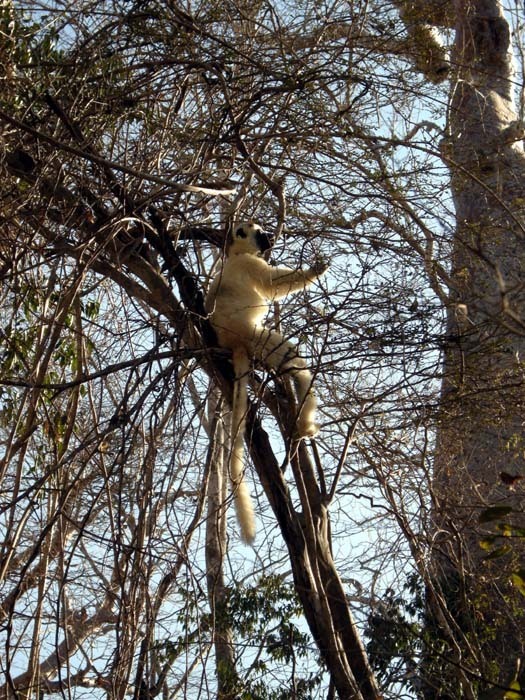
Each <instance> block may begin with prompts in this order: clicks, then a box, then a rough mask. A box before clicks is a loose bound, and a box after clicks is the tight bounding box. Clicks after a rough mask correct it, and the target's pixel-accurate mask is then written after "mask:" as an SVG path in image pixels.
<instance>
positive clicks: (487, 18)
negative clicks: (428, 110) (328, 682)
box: [428, 0, 525, 699]
mask: <svg viewBox="0 0 525 700" xmlns="http://www.w3.org/2000/svg"><path fill="white" fill-rule="evenodd" d="M455 9H456V17H457V25H456V44H455V54H454V56H453V63H454V64H455V65H456V67H457V68H456V70H457V74H456V79H455V81H453V83H452V84H451V91H452V94H451V104H450V125H449V126H450V137H449V138H448V139H447V140H446V141H445V142H444V143H443V157H444V159H445V161H446V162H447V164H448V165H449V167H450V171H451V186H452V193H453V197H454V203H455V209H456V236H455V240H454V245H453V257H452V277H453V280H454V284H455V289H454V290H453V298H454V299H455V302H456V303H455V304H452V305H451V307H450V309H449V318H448V339H449V349H448V352H447V355H446V360H445V377H444V384H443V399H442V412H441V424H440V430H439V434H438V446H437V459H436V465H435V494H436V502H435V514H436V520H437V532H438V533H441V534H440V537H438V540H437V541H438V543H439V544H440V551H439V554H438V555H436V556H435V558H434V563H435V564H436V566H437V567H438V573H437V577H436V580H437V581H440V584H441V590H440V591H439V595H438V596H437V597H436V596H435V595H432V596H431V597H432V598H433V600H434V619H435V620H437V617H438V615H437V614H436V605H437V603H436V602H435V601H436V600H437V598H439V599H440V600H441V601H442V602H441V605H444V603H445V602H447V603H448V613H452V615H451V617H452V619H453V620H454V621H455V623H456V624H457V627H456V628H455V632H453V633H452V634H449V637H448V642H449V644H450V649H455V651H454V663H455V665H456V669H459V670H461V673H456V678H458V679H459V678H460V677H461V676H462V677H463V679H465V678H470V679H472V678H477V677H478V674H479V675H480V676H481V677H482V679H483V680H482V682H481V685H475V684H474V685H472V684H470V690H469V691H468V692H467V691H466V690H465V683H464V682H462V681H461V680H459V681H458V684H459V687H456V690H455V691H454V690H452V691H451V690H450V689H449V691H445V690H443V687H440V679H439V678H438V679H436V676H434V678H433V685H434V686H436V687H435V688H434V689H432V690H429V691H428V697H429V698H430V697H432V698H437V697H439V698H446V697H450V698H454V699H455V698H457V697H468V696H472V695H471V694H472V692H473V691H472V688H474V687H476V688H483V687H484V684H485V685H486V688H487V689H489V688H491V682H494V683H496V684H498V683H499V684H501V685H503V686H505V685H507V686H508V684H509V683H510V682H511V680H512V678H513V677H514V675H515V672H516V666H517V663H518V661H519V660H520V659H522V658H523V657H524V651H525V620H524V619H523V613H522V607H523V606H522V605H519V604H518V605H516V602H518V603H520V602H522V601H516V593H515V592H513V591H512V590H511V588H510V586H509V585H508V579H509V574H510V572H511V571H512V566H513V563H512V561H511V559H510V555H509V557H508V558H507V559H501V560H500V559H497V560H495V564H494V565H493V566H491V565H490V564H489V563H487V562H484V561H482V557H483V554H484V553H483V550H482V549H481V547H480V541H481V538H482V537H483V533H482V530H481V526H480V524H479V516H480V513H482V512H483V511H486V509H487V508H488V507H491V506H509V507H512V508H514V509H515V510H518V511H521V515H522V516H523V494H524V491H523V488H522V487H521V484H522V483H523V482H521V481H520V482H516V483H517V487H516V488H515V490H511V489H510V488H509V485H508V483H506V482H508V481H509V479H508V478H506V477H505V475H511V476H512V475H525V460H524V453H525V449H524V448H525V445H524V441H523V440H524V439H523V411H524V406H525V401H524V399H525V390H524V381H523V358H524V357H525V303H524V302H525V225H524V224H525V209H524V204H525V200H524V189H525V157H524V154H523V145H522V141H521V139H522V138H523V130H522V128H521V125H520V124H519V123H518V121H517V116H516V112H515V108H514V102H513V85H512V75H513V70H512V47H511V44H510V31H509V26H508V23H507V21H506V20H505V18H504V16H503V13H502V10H501V7H500V5H499V3H498V2H497V1H496V0H457V2H456V3H455ZM502 473H503V478H502V476H501V475H502ZM514 517H517V519H518V520H519V514H517V516H516V514H514ZM512 552H514V554H517V546H516V547H513V548H512V551H511V554H512ZM517 595H519V594H517ZM430 607H431V608H432V605H431V606H430ZM474 610H475V611H476V615H474V614H473V611H474ZM436 624H439V623H436ZM453 627H454V626H452V628H449V633H450V630H451V629H453ZM451 637H453V639H452V638H451ZM485 682H486V683H485ZM493 690H494V689H491V690H490V692H493ZM474 692H475V693H477V692H478V691H477V690H476V691H474ZM479 697H482V695H480V696H479Z"/></svg>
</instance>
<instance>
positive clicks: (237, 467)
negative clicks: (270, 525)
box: [230, 349, 255, 544]
mask: <svg viewBox="0 0 525 700" xmlns="http://www.w3.org/2000/svg"><path fill="white" fill-rule="evenodd" d="M233 369H234V371H235V384H234V388H233V406H232V448H231V460H230V479H231V483H232V490H233V495H234V498H235V511H236V513H237V520H238V522H239V526H240V529H241V537H242V539H243V541H244V542H246V544H251V543H252V542H253V540H254V539H255V515H254V512H253V505H252V499H251V496H250V492H249V491H248V487H247V485H246V481H245V480H244V433H245V430H246V412H247V410H248V391H247V386H248V373H249V371H250V360H249V358H248V355H247V354H246V351H245V350H244V349H238V350H234V351H233Z"/></svg>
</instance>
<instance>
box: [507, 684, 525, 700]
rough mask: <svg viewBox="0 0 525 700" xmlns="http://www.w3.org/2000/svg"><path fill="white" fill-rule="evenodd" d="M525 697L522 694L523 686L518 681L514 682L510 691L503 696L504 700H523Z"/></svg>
mask: <svg viewBox="0 0 525 700" xmlns="http://www.w3.org/2000/svg"><path fill="white" fill-rule="evenodd" d="M524 698H525V695H523V693H522V692H521V686H520V684H519V683H518V681H512V683H511V684H510V686H509V690H507V692H506V693H505V695H504V696H503V700H523V699H524Z"/></svg>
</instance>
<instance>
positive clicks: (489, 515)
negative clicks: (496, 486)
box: [478, 506, 514, 523]
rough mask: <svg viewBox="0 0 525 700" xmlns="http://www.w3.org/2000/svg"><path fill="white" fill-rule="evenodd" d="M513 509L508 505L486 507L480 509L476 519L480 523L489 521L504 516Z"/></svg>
mask: <svg viewBox="0 0 525 700" xmlns="http://www.w3.org/2000/svg"><path fill="white" fill-rule="evenodd" d="M513 510H514V509H513V508H511V507H510V506H494V507H493V508H487V510H484V511H482V512H481V513H480V515H479V519H478V520H479V522H480V523H490V522H491V521H492V520H499V519H500V518H504V517H505V516H506V515H508V514H509V513H512V512H513Z"/></svg>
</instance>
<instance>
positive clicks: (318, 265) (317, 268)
mask: <svg viewBox="0 0 525 700" xmlns="http://www.w3.org/2000/svg"><path fill="white" fill-rule="evenodd" d="M329 267H330V263H329V262H328V261H327V260H326V258H323V257H322V256H318V257H316V259H315V260H314V264H313V265H312V267H311V268H310V269H311V270H312V272H313V273H314V275H315V276H316V277H321V275H324V273H325V272H326V271H327V270H328V268H329Z"/></svg>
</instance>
